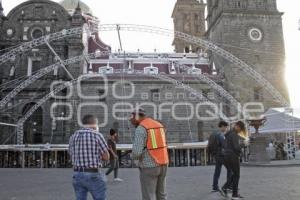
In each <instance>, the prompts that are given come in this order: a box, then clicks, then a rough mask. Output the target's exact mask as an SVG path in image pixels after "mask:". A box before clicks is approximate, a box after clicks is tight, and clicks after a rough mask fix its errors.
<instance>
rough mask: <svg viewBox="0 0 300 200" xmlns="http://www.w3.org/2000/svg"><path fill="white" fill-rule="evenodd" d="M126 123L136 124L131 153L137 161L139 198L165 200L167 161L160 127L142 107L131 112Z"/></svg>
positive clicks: (164, 136)
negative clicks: (140, 191)
mask: <svg viewBox="0 0 300 200" xmlns="http://www.w3.org/2000/svg"><path fill="white" fill-rule="evenodd" d="M130 122H131V123H132V124H133V125H134V126H135V127H136V130H135V134H134V141H133V147H132V154H133V157H134V159H136V160H139V169H140V182H141V189H142V200H166V199H167V193H166V175H167V168H168V164H169V156H168V147H167V142H166V134H165V128H164V126H163V125H162V124H161V123H160V122H158V121H156V120H154V119H151V118H150V117H146V113H145V111H144V110H143V109H141V108H140V109H136V110H135V111H134V112H132V113H131V117H130Z"/></svg>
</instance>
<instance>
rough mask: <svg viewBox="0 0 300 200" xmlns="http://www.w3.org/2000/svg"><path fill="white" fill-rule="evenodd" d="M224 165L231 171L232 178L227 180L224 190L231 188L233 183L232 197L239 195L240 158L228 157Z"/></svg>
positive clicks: (235, 156) (225, 158)
mask: <svg viewBox="0 0 300 200" xmlns="http://www.w3.org/2000/svg"><path fill="white" fill-rule="evenodd" d="M224 165H225V167H226V168H227V170H230V171H231V178H227V181H226V183H225V184H224V186H223V187H224V188H229V187H230V184H231V183H232V195H233V196H235V195H237V194H238V188H239V181H240V158H239V156H237V155H234V154H232V155H226V156H225V157H224Z"/></svg>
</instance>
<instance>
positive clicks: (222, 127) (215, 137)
mask: <svg viewBox="0 0 300 200" xmlns="http://www.w3.org/2000/svg"><path fill="white" fill-rule="evenodd" d="M218 127H219V131H218V132H216V133H214V134H212V135H211V136H210V138H209V143H208V150H209V152H210V153H211V155H212V156H213V157H214V158H215V171H214V175H213V185H212V192H220V188H219V179H220V175H221V171H222V166H223V165H224V143H225V133H226V132H227V130H228V123H227V122H225V121H220V122H219V125H218ZM230 178H231V173H230V170H227V179H230Z"/></svg>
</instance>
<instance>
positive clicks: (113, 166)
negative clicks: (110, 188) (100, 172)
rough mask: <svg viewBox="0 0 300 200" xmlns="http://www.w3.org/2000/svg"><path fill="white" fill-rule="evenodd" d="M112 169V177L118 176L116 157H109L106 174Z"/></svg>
mask: <svg viewBox="0 0 300 200" xmlns="http://www.w3.org/2000/svg"><path fill="white" fill-rule="evenodd" d="M112 171H114V178H118V171H119V160H118V159H111V160H110V161H109V168H108V170H107V171H106V173H105V174H106V176H107V175H109V174H110V173H111V172H112Z"/></svg>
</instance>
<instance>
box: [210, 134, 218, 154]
mask: <svg viewBox="0 0 300 200" xmlns="http://www.w3.org/2000/svg"><path fill="white" fill-rule="evenodd" d="M219 144H220V140H219V134H218V133H216V132H215V133H213V134H211V135H210V136H209V139H208V146H207V150H208V153H209V154H212V155H213V156H215V155H217V153H218V151H219Z"/></svg>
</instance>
